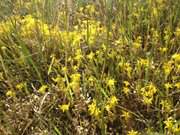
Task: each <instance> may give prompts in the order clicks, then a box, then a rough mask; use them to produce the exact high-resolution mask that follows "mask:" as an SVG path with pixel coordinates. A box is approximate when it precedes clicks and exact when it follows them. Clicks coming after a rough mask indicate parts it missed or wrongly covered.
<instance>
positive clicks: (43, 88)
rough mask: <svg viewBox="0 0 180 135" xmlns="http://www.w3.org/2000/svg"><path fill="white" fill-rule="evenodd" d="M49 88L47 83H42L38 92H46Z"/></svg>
mask: <svg viewBox="0 0 180 135" xmlns="http://www.w3.org/2000/svg"><path fill="white" fill-rule="evenodd" d="M47 88H48V86H47V85H42V86H41V87H40V88H39V90H38V92H39V93H41V94H44V93H45V92H46V90H47Z"/></svg>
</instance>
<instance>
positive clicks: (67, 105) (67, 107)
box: [59, 103, 70, 112]
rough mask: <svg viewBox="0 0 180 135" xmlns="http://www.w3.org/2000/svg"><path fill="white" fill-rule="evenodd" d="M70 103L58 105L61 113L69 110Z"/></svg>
mask: <svg viewBox="0 0 180 135" xmlns="http://www.w3.org/2000/svg"><path fill="white" fill-rule="evenodd" d="M69 107H70V103H68V104H63V105H59V109H60V110H62V112H67V111H68V110H69Z"/></svg>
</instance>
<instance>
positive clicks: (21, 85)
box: [16, 82, 26, 90]
mask: <svg viewBox="0 0 180 135" xmlns="http://www.w3.org/2000/svg"><path fill="white" fill-rule="evenodd" d="M25 87H26V82H21V83H19V84H17V85H16V89H18V90H22V89H23V88H25Z"/></svg>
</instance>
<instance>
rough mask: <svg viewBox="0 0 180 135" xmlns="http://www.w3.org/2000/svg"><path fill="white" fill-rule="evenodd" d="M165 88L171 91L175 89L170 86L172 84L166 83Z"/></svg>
mask: <svg viewBox="0 0 180 135" xmlns="http://www.w3.org/2000/svg"><path fill="white" fill-rule="evenodd" d="M164 86H165V89H166V90H170V89H172V88H173V85H172V84H170V83H165V84H164Z"/></svg>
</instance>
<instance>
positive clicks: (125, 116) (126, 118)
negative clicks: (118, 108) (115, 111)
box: [121, 111, 131, 121]
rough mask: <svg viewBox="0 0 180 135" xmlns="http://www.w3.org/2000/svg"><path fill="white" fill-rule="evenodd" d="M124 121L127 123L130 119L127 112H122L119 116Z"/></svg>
mask: <svg viewBox="0 0 180 135" xmlns="http://www.w3.org/2000/svg"><path fill="white" fill-rule="evenodd" d="M121 116H122V117H123V118H124V119H125V121H128V120H129V119H130V118H131V114H130V113H129V112H128V111H122V115H121Z"/></svg>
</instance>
